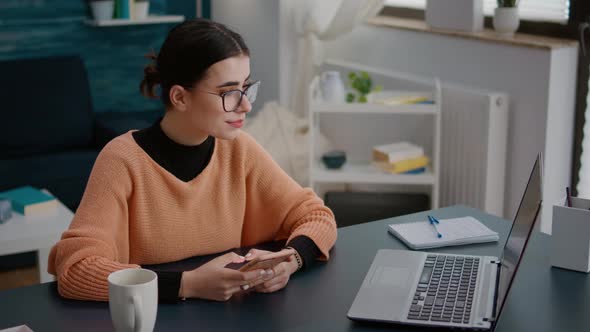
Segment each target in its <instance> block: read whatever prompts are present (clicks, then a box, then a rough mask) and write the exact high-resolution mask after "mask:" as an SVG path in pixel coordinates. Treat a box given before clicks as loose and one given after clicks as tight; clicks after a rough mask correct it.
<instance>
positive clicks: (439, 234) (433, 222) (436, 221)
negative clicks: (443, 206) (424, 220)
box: [428, 216, 442, 239]
mask: <svg viewBox="0 0 590 332" xmlns="http://www.w3.org/2000/svg"><path fill="white" fill-rule="evenodd" d="M428 220H429V221H430V224H431V225H432V227H434V230H435V231H436V236H437V237H438V238H439V239H440V238H441V237H442V234H441V233H440V232H439V231H438V228H436V224H440V221H438V220H437V219H436V218H435V217H432V216H428Z"/></svg>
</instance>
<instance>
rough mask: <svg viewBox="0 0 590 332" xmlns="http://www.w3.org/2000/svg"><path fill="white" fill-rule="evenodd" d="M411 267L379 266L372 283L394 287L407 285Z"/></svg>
mask: <svg viewBox="0 0 590 332" xmlns="http://www.w3.org/2000/svg"><path fill="white" fill-rule="evenodd" d="M408 275H409V269H407V268H403V267H391V266H379V267H377V270H376V271H375V273H374V274H373V280H371V284H381V285H388V286H393V287H398V286H407V285H408V284H407V282H408Z"/></svg>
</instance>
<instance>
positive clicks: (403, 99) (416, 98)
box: [368, 91, 434, 106]
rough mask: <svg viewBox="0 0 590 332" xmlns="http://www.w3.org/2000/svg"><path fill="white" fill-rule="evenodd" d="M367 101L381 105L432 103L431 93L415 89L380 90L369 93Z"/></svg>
mask: <svg viewBox="0 0 590 332" xmlns="http://www.w3.org/2000/svg"><path fill="white" fill-rule="evenodd" d="M368 101H369V102H370V103H374V104H381V105H389V106H392V105H408V104H433V103H434V100H433V99H432V95H431V94H429V93H425V92H417V91H380V92H372V93H371V94H369V97H368Z"/></svg>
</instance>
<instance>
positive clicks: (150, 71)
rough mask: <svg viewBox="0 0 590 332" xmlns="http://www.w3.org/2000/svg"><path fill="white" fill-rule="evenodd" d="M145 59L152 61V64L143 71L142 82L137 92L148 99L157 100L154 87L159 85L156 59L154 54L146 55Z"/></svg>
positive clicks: (159, 79)
mask: <svg viewBox="0 0 590 332" xmlns="http://www.w3.org/2000/svg"><path fill="white" fill-rule="evenodd" d="M145 57H146V58H148V59H150V60H152V62H151V63H149V64H147V65H146V66H145V68H144V69H143V80H142V81H141V83H140V85H139V90H140V91H141V94H142V95H144V96H146V97H148V98H158V95H157V94H156V85H158V84H160V83H161V78H160V73H159V72H158V66H157V64H156V63H157V59H158V57H157V56H156V55H155V54H154V53H151V54H146V55H145Z"/></svg>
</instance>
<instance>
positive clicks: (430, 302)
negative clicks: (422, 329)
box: [408, 255, 479, 324]
mask: <svg viewBox="0 0 590 332" xmlns="http://www.w3.org/2000/svg"><path fill="white" fill-rule="evenodd" d="M478 269H479V258H477V257H461V256H445V255H428V256H427V257H426V262H425V263H424V268H423V269H422V275H421V276H420V281H419V282H418V287H417V289H416V293H415V295H414V299H413V300H412V306H411V307H410V312H409V314H408V319H410V320H418V321H433V322H448V323H461V324H468V323H469V319H470V318H471V308H472V304H473V296H474V293H475V285H476V282H477V275H478Z"/></svg>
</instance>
